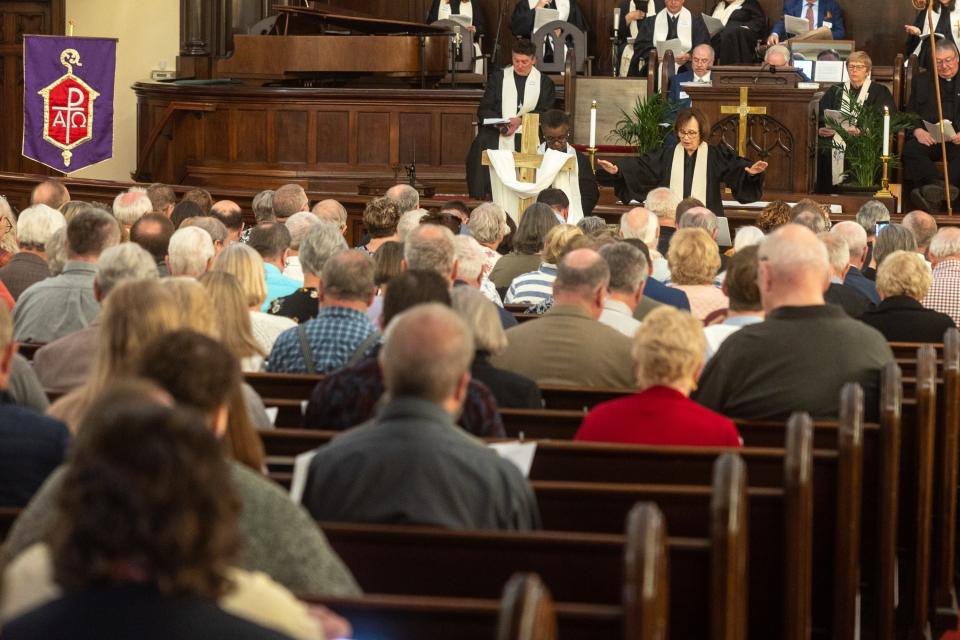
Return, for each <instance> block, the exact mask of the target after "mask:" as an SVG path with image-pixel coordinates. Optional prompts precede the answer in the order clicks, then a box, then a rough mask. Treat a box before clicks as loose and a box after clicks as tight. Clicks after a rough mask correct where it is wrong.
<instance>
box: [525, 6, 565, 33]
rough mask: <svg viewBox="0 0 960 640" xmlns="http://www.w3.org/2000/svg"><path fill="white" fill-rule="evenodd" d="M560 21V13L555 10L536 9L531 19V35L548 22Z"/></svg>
mask: <svg viewBox="0 0 960 640" xmlns="http://www.w3.org/2000/svg"><path fill="white" fill-rule="evenodd" d="M559 19H560V12H559V11H557V10H556V9H537V10H536V11H534V17H533V33H536V32H537V31H539V30H540V27H542V26H543V25H545V24H547V23H548V22H554V21H556V20H559ZM531 35H532V34H531Z"/></svg>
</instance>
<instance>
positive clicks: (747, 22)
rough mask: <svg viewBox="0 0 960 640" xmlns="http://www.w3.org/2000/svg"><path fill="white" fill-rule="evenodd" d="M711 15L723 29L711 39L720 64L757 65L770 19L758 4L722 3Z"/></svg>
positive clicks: (754, 1)
mask: <svg viewBox="0 0 960 640" xmlns="http://www.w3.org/2000/svg"><path fill="white" fill-rule="evenodd" d="M711 15H712V16H713V17H714V18H716V19H717V20H720V22H722V23H723V29H721V30H720V31H719V32H717V34H716V35H714V36H713V38H712V39H711V43H712V44H713V48H714V50H715V51H716V52H717V60H718V61H719V63H720V64H726V65H730V64H753V63H754V62H755V61H756V59H757V51H756V50H757V42H759V41H760V40H761V39H762V38H763V32H764V30H765V29H766V28H767V17H766V16H765V15H764V14H763V9H761V8H760V4H759V3H758V2H757V0H720V2H718V3H717V5H716V6H715V7H714V8H713V12H712V13H711Z"/></svg>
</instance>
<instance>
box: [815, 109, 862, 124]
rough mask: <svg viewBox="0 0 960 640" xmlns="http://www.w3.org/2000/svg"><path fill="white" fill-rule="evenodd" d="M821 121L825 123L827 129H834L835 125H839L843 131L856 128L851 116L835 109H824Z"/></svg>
mask: <svg viewBox="0 0 960 640" xmlns="http://www.w3.org/2000/svg"><path fill="white" fill-rule="evenodd" d="M823 120H824V122H826V123H827V126H828V127H830V128H834V129H835V128H836V125H840V126H841V127H843V128H844V129H849V128H850V127H855V126H856V122H854V120H853V116H851V115H850V114H849V113H844V112H843V111H837V110H836V109H824V111H823Z"/></svg>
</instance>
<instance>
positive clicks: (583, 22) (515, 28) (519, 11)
mask: <svg viewBox="0 0 960 640" xmlns="http://www.w3.org/2000/svg"><path fill="white" fill-rule="evenodd" d="M556 8H557V6H556V3H555V2H554V3H551V4H550V5H548V6H547V9H556ZM535 17H536V10H535V9H531V8H530V3H529V2H527V0H517V4H516V6H515V7H514V8H513V15H512V16H510V32H511V33H513V36H514V37H515V38H530V37H532V36H533V22H534V18H535ZM567 22H569V23H570V24H572V25H574V26H575V27H577V28H578V29H580V30H581V31H584V32H586V31H587V30H588V29H589V28H590V25H589V24H588V23H587V18H586V16H584V15H583V12H582V11H580V7H579V6H578V5H577V0H570V15H569V16H568V17H567Z"/></svg>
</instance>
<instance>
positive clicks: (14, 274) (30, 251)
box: [0, 204, 66, 300]
mask: <svg viewBox="0 0 960 640" xmlns="http://www.w3.org/2000/svg"><path fill="white" fill-rule="evenodd" d="M64 225H66V221H65V220H64V218H63V214H62V213H60V212H59V211H57V210H56V209H51V208H50V207H48V206H47V205H45V204H35V205H33V206H32V207H29V208H27V209H24V210H23V211H21V212H20V218H19V219H18V220H17V246H18V247H19V248H20V251H19V252H17V253H15V254H14V255H13V257H12V258H10V262H8V263H7V264H6V266H4V267H3V268H0V282H3V284H4V285H5V286H6V287H7V290H8V291H9V292H10V295H11V296H13V299H14V300H17V299H19V298H20V294H21V293H23V292H24V291H25V290H26V289H27V287H29V286H30V285H33V284H36V283H37V282H40V281H41V280H46V279H47V278H49V277H50V269H49V268H48V266H47V253H46V251H47V241H48V240H50V236H52V235H53V233H54V232H55V231H56V230H57V229H62V228H63V226H64Z"/></svg>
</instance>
